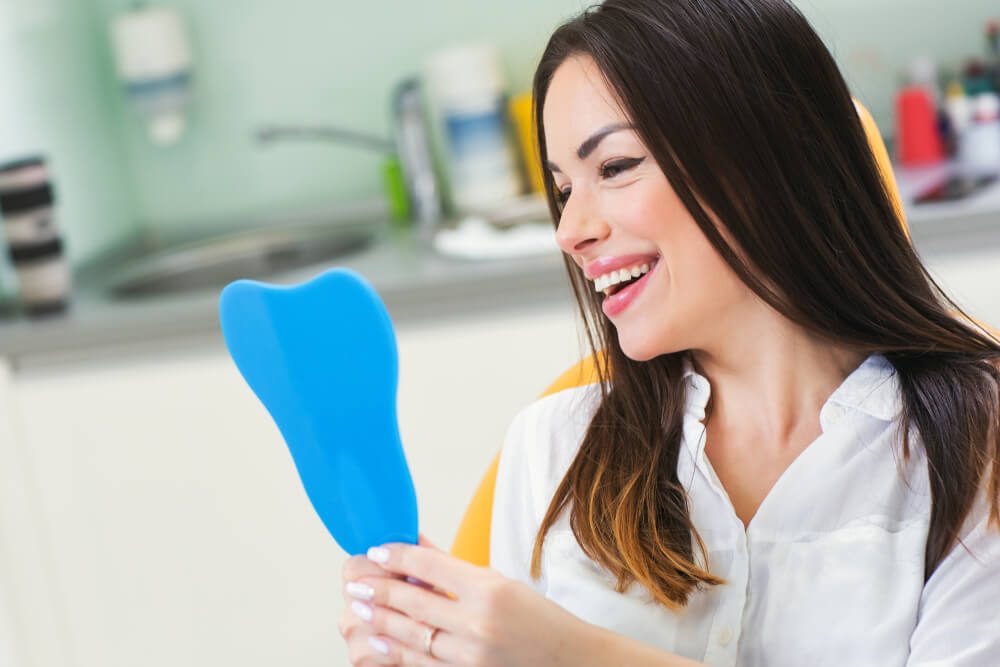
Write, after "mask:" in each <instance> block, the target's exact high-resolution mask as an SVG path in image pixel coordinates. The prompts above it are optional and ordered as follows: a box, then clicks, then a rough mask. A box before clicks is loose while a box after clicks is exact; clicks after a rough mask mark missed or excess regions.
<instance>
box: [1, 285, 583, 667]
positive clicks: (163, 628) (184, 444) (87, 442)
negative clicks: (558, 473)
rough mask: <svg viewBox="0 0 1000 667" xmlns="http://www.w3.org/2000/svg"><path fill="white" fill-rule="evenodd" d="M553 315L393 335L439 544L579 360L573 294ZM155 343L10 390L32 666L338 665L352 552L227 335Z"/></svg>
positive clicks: (414, 463)
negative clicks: (524, 414)
mask: <svg viewBox="0 0 1000 667" xmlns="http://www.w3.org/2000/svg"><path fill="white" fill-rule="evenodd" d="M552 310H553V312H550V313H542V312H536V313H522V314H520V315H518V316H513V315H511V316H503V317H500V316H496V317H490V318H484V319H463V320H454V321H448V322H443V323H441V322H439V323H436V324H434V325H424V326H411V327H409V328H407V327H403V328H402V329H401V330H400V331H399V332H398V337H399V348H400V392H399V406H400V426H401V431H402V434H403V439H404V442H405V443H406V447H407V454H408V457H409V460H410V463H411V467H412V470H413V474H414V478H415V482H416V486H417V491H418V496H419V500H420V505H421V517H422V530H423V532H425V533H426V534H427V535H428V536H429V537H430V538H431V539H432V540H434V541H436V542H437V543H438V544H439V545H440V546H442V547H447V546H448V545H449V544H450V541H451V539H452V536H453V532H454V529H455V528H456V527H457V524H458V521H459V519H460V517H461V514H462V511H463V509H464V507H465V505H466V503H467V502H468V500H469V498H470V497H471V494H472V492H473V490H474V488H475V485H476V483H477V482H478V479H479V476H480V475H481V474H482V472H483V471H484V470H485V468H486V466H487V465H488V463H489V461H490V459H491V457H492V456H493V455H494V454H495V452H496V451H497V449H498V448H499V446H500V444H501V439H502V437H503V433H504V430H505V428H506V424H507V423H508V422H509V420H510V418H511V417H512V416H513V414H514V412H515V411H516V410H517V409H518V408H519V407H520V406H521V405H523V404H525V403H526V402H528V401H530V400H531V399H532V398H533V396H535V395H536V394H537V393H539V392H540V391H541V390H542V389H544V387H545V385H546V384H547V383H548V382H549V381H551V380H552V379H553V378H554V377H555V376H556V375H557V374H558V373H559V372H560V371H561V370H562V369H564V368H565V367H567V366H568V365H570V364H571V363H572V362H573V361H574V360H575V359H577V358H578V355H579V346H578V343H577V340H578V339H577V335H576V327H575V324H574V320H573V317H572V311H571V309H570V307H569V306H568V305H566V306H564V307H559V308H553V309H552ZM146 352H147V353H146V354H144V355H140V354H128V355H121V354H113V353H110V352H106V353H104V354H102V355H100V357H99V358H98V357H93V358H89V359H80V360H76V361H66V362H63V363H58V364H54V365H48V366H37V367H27V368H25V369H24V370H23V371H21V372H19V373H18V374H17V375H16V376H15V377H14V381H13V383H12V386H11V391H9V392H8V394H10V395H9V396H8V397H7V398H8V399H9V400H10V401H11V402H12V403H13V404H14V405H15V406H16V408H15V409H16V412H17V413H18V414H17V418H18V423H19V424H20V428H19V432H18V435H17V442H16V447H14V448H13V449H16V451H18V452H20V453H22V454H24V455H25V460H26V467H27V471H26V474H25V476H26V477H27V478H29V479H28V480H26V483H27V487H28V488H30V490H31V493H32V495H33V498H32V501H33V502H34V503H35V511H36V514H37V521H38V522H37V523H36V524H34V525H33V528H34V529H35V530H37V531H38V532H39V533H40V534H39V539H40V541H41V543H42V544H44V546H45V548H46V549H47V550H48V551H49V555H48V557H47V559H46V560H44V561H43V563H42V564H41V566H39V565H36V566H34V571H35V572H36V575H37V574H38V573H39V572H40V571H41V572H43V573H44V574H45V575H47V576H46V577H45V578H44V581H41V582H36V583H38V584H39V587H45V588H47V590H45V591H41V590H39V591H38V592H39V593H40V594H43V595H48V596H51V598H52V600H53V602H54V607H55V608H54V609H52V610H49V612H48V615H47V616H46V615H45V614H42V613H40V612H37V611H32V610H30V609H26V608H25V603H24V602H23V601H22V602H20V603H17V601H16V600H15V603H17V604H18V608H16V609H14V610H13V612H12V613H13V615H14V617H15V621H16V620H17V619H18V618H21V619H24V620H25V622H31V621H33V622H34V623H35V625H36V626H38V625H39V624H41V625H44V626H46V627H47V631H46V632H41V631H36V632H34V633H30V634H29V636H27V637H26V638H25V641H26V643H27V644H28V646H27V647H26V651H27V652H29V653H30V654H31V655H32V656H35V659H34V660H33V661H28V660H25V661H24V662H25V665H26V667H27V666H29V665H30V667H50V665H51V666H52V667H63V665H66V666H67V667H133V666H134V665H144V666H145V667H158V666H163V667H168V666H169V667H176V666H177V665H186V666H191V667H195V666H202V665H203V666H205V667H208V666H213V667H214V666H216V665H240V666H241V667H253V666H257V665H259V666H261V667H264V666H268V667H273V666H274V665H296V666H299V667H307V666H309V665H315V666H316V667H319V666H321V665H322V666H323V667H330V666H331V665H346V664H347V660H346V653H345V651H344V648H343V647H342V642H341V640H340V638H339V636H338V634H337V629H336V622H337V618H338V616H339V614H340V611H341V600H340V595H341V594H340V579H339V577H340V566H341V563H342V555H341V553H340V551H339V548H338V547H336V545H335V544H334V543H333V541H332V539H331V538H330V537H329V535H328V534H327V533H326V532H325V530H324V528H323V526H322V524H321V523H320V521H319V519H318V518H316V516H315V515H314V513H313V511H312V508H311V506H310V505H309V503H308V500H307V498H306V496H305V493H304V492H303V490H302V488H301V484H300V482H299V480H298V477H297V474H296V472H295V469H294V465H293V463H292V461H291V458H290V456H289V454H288V452H287V449H286V448H285V446H284V444H283V442H282V441H281V439H280V437H279V434H278V432H277V429H276V427H275V426H274V425H273V423H272V422H271V421H270V418H269V417H268V416H267V414H266V413H265V411H264V410H263V408H262V407H261V406H260V404H259V403H258V402H257V400H256V398H255V397H254V396H253V395H252V393H251V392H250V390H249V389H248V388H247V387H246V385H245V384H244V383H243V381H242V379H241V378H240V377H239V375H238V373H237V371H236V370H235V368H234V367H233V365H232V364H231V362H230V361H229V358H228V356H227V355H226V353H225V351H224V349H223V348H222V346H221V342H220V341H215V340H213V341H212V342H210V343H206V344H204V345H198V346H189V347H187V348H186V349H175V350H174V351H172V352H164V351H158V352H154V351H153V350H147V351H146ZM0 428H2V424H0ZM5 447H7V448H8V449H10V447H9V446H8V445H5ZM27 556H28V555H27V554H22V560H23V559H24V558H27ZM27 567H28V566H27V565H26V564H25V563H24V562H21V563H17V564H14V566H13V569H9V568H5V571H14V570H17V569H18V568H20V569H22V570H24V569H25V568H27ZM39 567H41V570H39ZM0 583H2V580H0ZM0 590H2V589H0ZM2 618H3V617H2V615H0V623H2ZM0 627H2V626H0ZM41 641H44V642H51V643H54V644H58V645H59V647H60V648H59V650H58V651H57V650H54V649H52V648H51V647H50V648H43V647H39V646H37V644H38V642H41ZM0 648H2V646H0Z"/></svg>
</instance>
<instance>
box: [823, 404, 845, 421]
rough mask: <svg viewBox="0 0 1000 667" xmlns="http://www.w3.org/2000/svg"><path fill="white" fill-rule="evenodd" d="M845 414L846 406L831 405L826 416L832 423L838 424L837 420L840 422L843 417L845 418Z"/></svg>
mask: <svg viewBox="0 0 1000 667" xmlns="http://www.w3.org/2000/svg"><path fill="white" fill-rule="evenodd" d="M845 414H846V411H845V410H844V408H843V407H842V406H840V405H831V406H830V407H829V409H827V412H826V417H827V419H828V420H829V421H830V423H831V424H836V423H837V422H839V421H840V420H841V419H843V418H844V415H845Z"/></svg>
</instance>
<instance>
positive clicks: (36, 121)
mask: <svg viewBox="0 0 1000 667" xmlns="http://www.w3.org/2000/svg"><path fill="white" fill-rule="evenodd" d="M102 51H103V37H102V35H101V34H100V26H99V25H98V22H97V15H96V12H95V10H94V8H93V7H92V6H91V5H90V4H89V1H87V0H30V1H26V0H0V161H6V160H8V159H10V158H13V157H17V156H21V155H24V154H28V153H30V154H37V153H42V154H44V155H46V156H47V157H48V160H49V165H50V167H51V169H52V171H53V172H54V173H53V177H54V180H55V182H56V187H57V193H58V195H57V196H58V198H59V223H60V225H61V226H62V228H63V229H64V232H65V235H66V237H67V239H68V252H69V253H70V256H71V257H72V258H74V259H80V258H83V257H86V256H88V255H90V254H92V253H94V252H96V251H98V250H99V249H101V248H102V247H104V246H105V245H107V244H108V243H111V242H113V241H114V239H116V238H119V237H121V236H122V235H123V234H126V233H127V232H128V231H129V230H130V229H131V228H133V226H134V222H133V221H134V210H135V208H136V205H137V199H136V198H135V196H134V191H133V185H132V182H131V179H130V178H128V177H127V167H126V164H127V160H126V147H125V144H126V142H125V140H124V138H123V137H122V136H121V133H120V131H119V127H118V123H117V121H116V119H117V108H118V104H117V101H116V99H114V97H113V96H112V95H111V94H109V91H110V90H111V86H112V81H111V74H110V72H109V70H108V68H107V67H106V66H105V63H104V62H103V59H102ZM4 255H5V253H4Z"/></svg>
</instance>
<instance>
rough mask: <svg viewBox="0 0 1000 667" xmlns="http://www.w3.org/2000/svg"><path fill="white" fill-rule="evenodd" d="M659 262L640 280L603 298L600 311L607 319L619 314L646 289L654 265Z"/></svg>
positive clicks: (654, 268)
mask: <svg viewBox="0 0 1000 667" xmlns="http://www.w3.org/2000/svg"><path fill="white" fill-rule="evenodd" d="M657 264H659V262H654V263H653V266H651V267H649V271H647V272H646V275H644V276H643V277H642V278H639V280H637V281H635V282H634V283H632V284H631V285H629V286H628V287H626V288H625V289H621V290H618V291H617V292H615V293H614V294H612V295H611V296H606V297H604V303H602V304H601V310H603V311H604V314H605V315H607V316H608V317H614V316H615V315H619V314H621V313H622V312H623V311H624V310H625V309H626V308H628V307H629V305H631V303H632V302H633V301H635V299H636V297H638V296H639V295H640V294H642V290H644V289H646V283H647V282H649V277H650V276H651V275H653V271H655V270H656V265H657Z"/></svg>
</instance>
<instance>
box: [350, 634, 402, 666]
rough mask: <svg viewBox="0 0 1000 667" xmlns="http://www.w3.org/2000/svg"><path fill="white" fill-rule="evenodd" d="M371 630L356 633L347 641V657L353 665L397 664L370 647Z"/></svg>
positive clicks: (372, 635)
mask: <svg viewBox="0 0 1000 667" xmlns="http://www.w3.org/2000/svg"><path fill="white" fill-rule="evenodd" d="M374 636H375V635H374V634H373V633H371V632H366V633H364V634H361V633H359V634H357V635H356V636H354V637H352V638H351V639H350V640H349V641H348V642H347V658H348V660H349V661H350V663H351V665H352V666H353V667H373V666H374V665H399V662H398V661H395V660H393V659H392V658H391V657H390V656H388V655H386V654H384V653H381V652H379V651H377V650H375V648H373V647H372V645H371V643H370V641H369V639H370V638H371V637H374Z"/></svg>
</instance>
